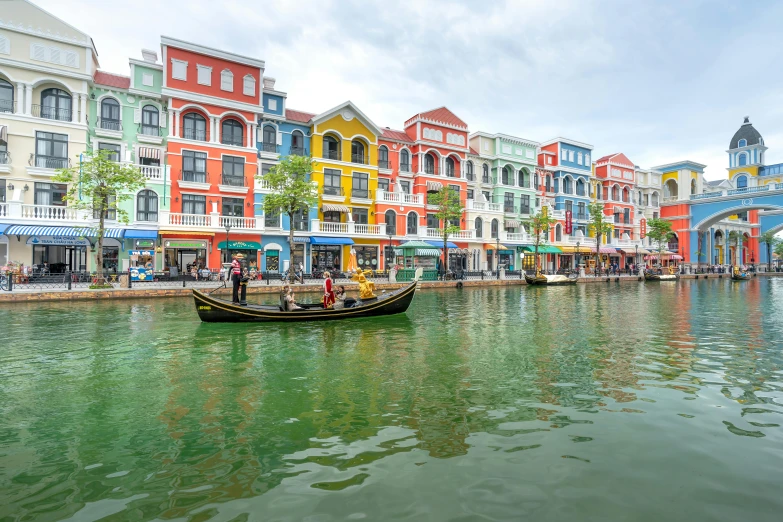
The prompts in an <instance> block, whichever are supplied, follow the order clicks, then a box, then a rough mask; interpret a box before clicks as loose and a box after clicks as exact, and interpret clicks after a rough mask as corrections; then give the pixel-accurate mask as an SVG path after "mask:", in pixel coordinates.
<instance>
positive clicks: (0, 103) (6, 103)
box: [0, 100, 16, 112]
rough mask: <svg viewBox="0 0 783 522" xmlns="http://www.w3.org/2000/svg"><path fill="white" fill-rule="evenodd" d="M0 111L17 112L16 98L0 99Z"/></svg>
mask: <svg viewBox="0 0 783 522" xmlns="http://www.w3.org/2000/svg"><path fill="white" fill-rule="evenodd" d="M0 112H16V100H14V101H11V100H0Z"/></svg>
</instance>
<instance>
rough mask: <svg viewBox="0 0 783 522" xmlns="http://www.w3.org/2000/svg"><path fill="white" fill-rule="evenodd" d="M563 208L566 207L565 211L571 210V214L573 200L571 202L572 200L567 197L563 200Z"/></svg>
mask: <svg viewBox="0 0 783 522" xmlns="http://www.w3.org/2000/svg"><path fill="white" fill-rule="evenodd" d="M565 209H566V212H571V215H572V216H573V212H574V202H573V201H571V200H570V199H567V200H566V201H565Z"/></svg>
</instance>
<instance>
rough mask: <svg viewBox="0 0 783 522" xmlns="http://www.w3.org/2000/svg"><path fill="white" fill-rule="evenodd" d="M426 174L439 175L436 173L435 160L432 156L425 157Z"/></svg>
mask: <svg viewBox="0 0 783 522" xmlns="http://www.w3.org/2000/svg"><path fill="white" fill-rule="evenodd" d="M424 173H425V174H437V172H435V158H434V157H432V154H427V155H425V156H424Z"/></svg>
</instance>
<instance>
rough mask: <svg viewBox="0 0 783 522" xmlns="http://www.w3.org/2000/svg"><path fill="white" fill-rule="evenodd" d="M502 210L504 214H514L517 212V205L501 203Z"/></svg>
mask: <svg viewBox="0 0 783 522" xmlns="http://www.w3.org/2000/svg"><path fill="white" fill-rule="evenodd" d="M503 212H505V213H506V214H516V213H517V207H515V206H514V205H503Z"/></svg>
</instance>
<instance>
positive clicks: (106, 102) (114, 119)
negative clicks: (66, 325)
mask: <svg viewBox="0 0 783 522" xmlns="http://www.w3.org/2000/svg"><path fill="white" fill-rule="evenodd" d="M100 127H101V129H107V130H113V131H118V130H122V126H121V125H120V104H119V102H118V101H117V100H115V99H114V98H104V99H103V101H101V121H100Z"/></svg>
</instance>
